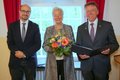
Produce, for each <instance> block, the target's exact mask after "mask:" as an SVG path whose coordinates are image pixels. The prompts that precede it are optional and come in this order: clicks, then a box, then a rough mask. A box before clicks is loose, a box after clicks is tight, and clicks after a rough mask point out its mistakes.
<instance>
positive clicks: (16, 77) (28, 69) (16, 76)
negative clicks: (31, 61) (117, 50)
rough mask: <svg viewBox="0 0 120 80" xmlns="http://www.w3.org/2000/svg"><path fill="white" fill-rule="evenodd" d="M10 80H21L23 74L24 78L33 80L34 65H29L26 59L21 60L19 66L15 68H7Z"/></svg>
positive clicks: (34, 73)
mask: <svg viewBox="0 0 120 80" xmlns="http://www.w3.org/2000/svg"><path fill="white" fill-rule="evenodd" d="M9 70H10V75H11V80H23V76H24V75H25V78H26V80H35V77H36V67H35V66H34V65H32V66H29V65H28V64H27V61H25V60H23V61H22V62H21V63H20V66H19V67H17V68H9Z"/></svg>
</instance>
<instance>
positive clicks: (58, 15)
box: [53, 9, 63, 24]
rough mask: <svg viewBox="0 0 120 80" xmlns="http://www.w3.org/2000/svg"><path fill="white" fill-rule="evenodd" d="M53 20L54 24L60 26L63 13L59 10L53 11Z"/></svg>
mask: <svg viewBox="0 0 120 80" xmlns="http://www.w3.org/2000/svg"><path fill="white" fill-rule="evenodd" d="M53 19H54V22H55V24H62V20H63V12H62V11H61V10H59V9H55V10H53Z"/></svg>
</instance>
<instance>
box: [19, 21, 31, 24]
mask: <svg viewBox="0 0 120 80" xmlns="http://www.w3.org/2000/svg"><path fill="white" fill-rule="evenodd" d="M28 21H29V20H26V21H25V22H23V21H22V20H20V23H21V24H22V23H26V24H27V23H28Z"/></svg>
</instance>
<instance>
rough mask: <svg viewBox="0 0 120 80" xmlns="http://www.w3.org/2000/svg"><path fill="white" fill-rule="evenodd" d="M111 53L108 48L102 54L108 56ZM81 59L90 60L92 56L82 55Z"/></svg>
mask: <svg viewBox="0 0 120 80" xmlns="http://www.w3.org/2000/svg"><path fill="white" fill-rule="evenodd" d="M109 52H110V48H108V49H106V50H103V51H102V52H101V53H102V54H104V55H107V54H109ZM79 57H80V58H81V59H88V58H90V56H88V55H86V54H80V55H79Z"/></svg>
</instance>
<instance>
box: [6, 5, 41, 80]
mask: <svg viewBox="0 0 120 80" xmlns="http://www.w3.org/2000/svg"><path fill="white" fill-rule="evenodd" d="M30 12H31V8H30V7H29V6H28V5H27V4H24V5H22V6H21V7H20V20H18V21H16V22H13V23H11V24H10V25H9V29H8V35H7V43H8V47H9V49H10V60H9V70H10V75H11V79H12V80H23V75H24V74H25V77H26V80H35V76H36V64H37V63H36V52H37V50H39V49H40V47H41V39H40V32H39V27H38V25H37V24H36V23H33V22H32V21H30V20H28V19H29V16H30Z"/></svg>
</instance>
